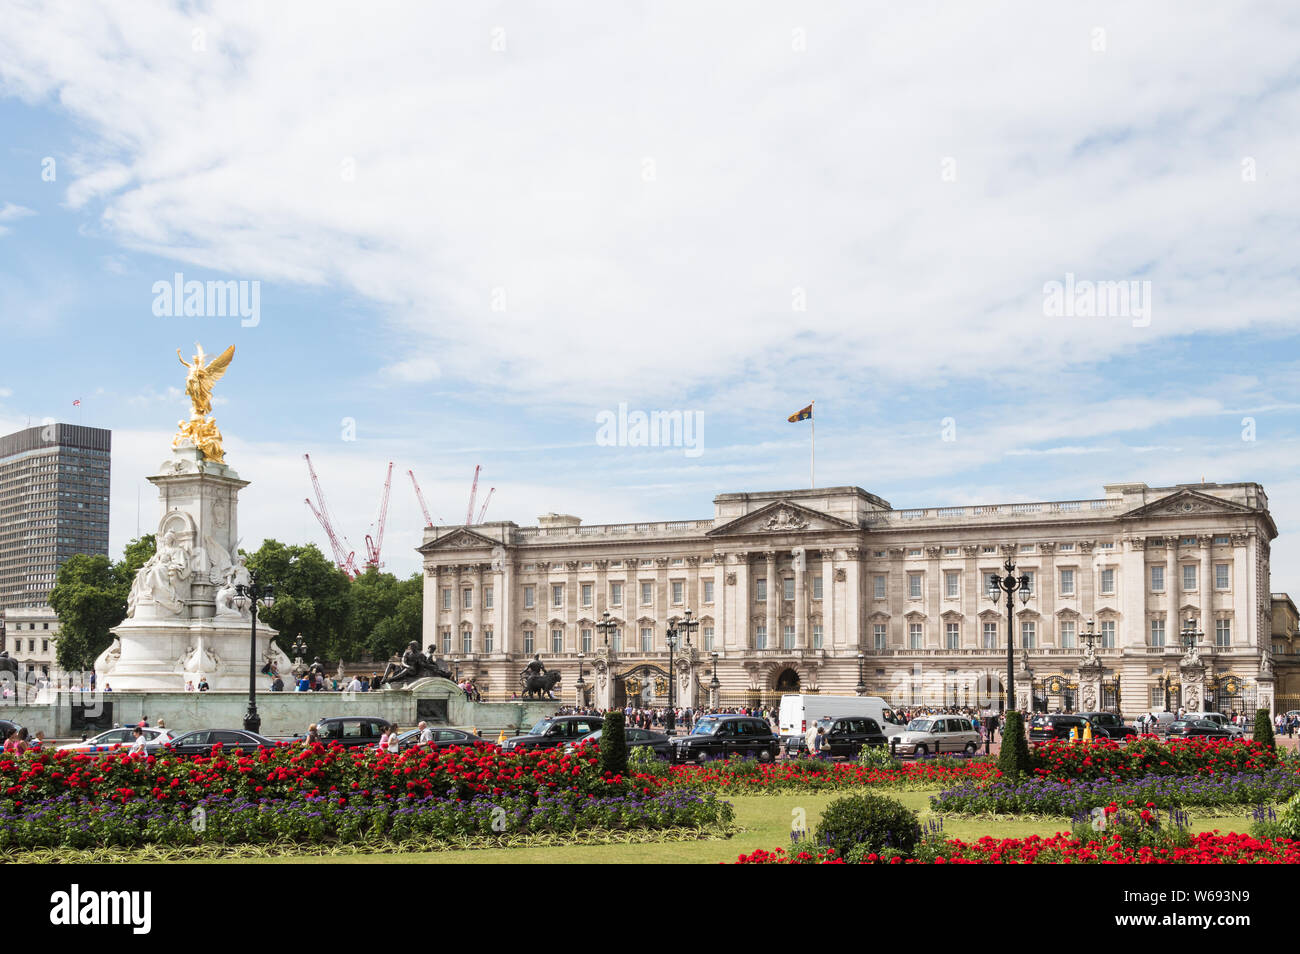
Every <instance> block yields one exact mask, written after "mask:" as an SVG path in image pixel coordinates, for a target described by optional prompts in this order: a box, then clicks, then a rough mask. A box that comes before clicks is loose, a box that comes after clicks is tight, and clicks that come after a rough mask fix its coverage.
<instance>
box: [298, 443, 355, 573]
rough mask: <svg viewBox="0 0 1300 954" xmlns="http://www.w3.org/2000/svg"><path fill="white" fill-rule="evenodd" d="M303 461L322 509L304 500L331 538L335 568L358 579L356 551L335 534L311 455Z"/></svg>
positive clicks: (303, 456) (326, 534) (306, 455)
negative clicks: (355, 561) (354, 559)
mask: <svg viewBox="0 0 1300 954" xmlns="http://www.w3.org/2000/svg"><path fill="white" fill-rule="evenodd" d="M302 459H303V460H305V461H306V462H307V473H309V474H311V485H312V487H313V488H314V489H315V491H316V502H317V503H318V504H320V509H319V510H318V509H317V508H316V507H315V506H314V505H313V504H312V502H311V501H310V500H307V499H305V498H304V502H305V503H306V504H307V506H308V507H310V508H311V512H312V513H313V514H315V515H316V519H317V520H319V521H320V525H321V527H322V528H323V529H324V531H325V536H327V537H328V538H329V541H330V547H331V548H332V549H333V550H334V564H335V566H337V567H338V568H339V569H340V570H342V571H343V572H344V573H346V574H347V575H348V578H349V579H356V576H357V567H356V564H355V563H354V562H353V558H354V557H355V556H356V551H355V550H353V549H352V544H350V543H348V541H347V537H344V538H343V539H342V542H340V540H339V535H338V534H337V533H335V532H334V527H333V524H332V521H331V520H330V511H329V507H327V506H326V505H325V492H324V491H322V490H321V489H320V481H319V480H317V479H316V468H314V467H312V465H311V455H310V454H303V455H302Z"/></svg>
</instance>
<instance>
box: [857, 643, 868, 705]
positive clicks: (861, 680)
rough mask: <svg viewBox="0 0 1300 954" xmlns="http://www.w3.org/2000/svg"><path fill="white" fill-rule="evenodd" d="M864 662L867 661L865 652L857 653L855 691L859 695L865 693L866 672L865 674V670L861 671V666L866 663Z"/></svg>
mask: <svg viewBox="0 0 1300 954" xmlns="http://www.w3.org/2000/svg"><path fill="white" fill-rule="evenodd" d="M866 662H867V654H866V653H858V685H857V693H858V695H860V696H865V695H866V694H867V678H866V674H865V672H864V671H863V668H862V667H863V666H865V665H866Z"/></svg>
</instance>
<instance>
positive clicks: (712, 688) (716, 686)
mask: <svg viewBox="0 0 1300 954" xmlns="http://www.w3.org/2000/svg"><path fill="white" fill-rule="evenodd" d="M709 655H710V656H712V657H713V678H712V679H710V680H709V695H710V696H712V697H713V707H714V708H715V709H716V708H719V706H718V702H719V701H720V699H719V698H718V690H720V689H721V688H722V683H720V682H718V653H717V651H716V650H714V651H713V652H711V653H709Z"/></svg>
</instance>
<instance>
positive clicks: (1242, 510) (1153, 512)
mask: <svg viewBox="0 0 1300 954" xmlns="http://www.w3.org/2000/svg"><path fill="white" fill-rule="evenodd" d="M1246 513H1256V511H1254V510H1251V509H1250V508H1249V507H1244V506H1242V505H1241V504H1239V503H1234V502H1233V501H1231V500H1224V499H1223V498H1222V497H1215V496H1213V495H1212V494H1206V493H1202V492H1200V491H1198V490H1190V489H1188V488H1183V489H1182V490H1176V491H1174V492H1173V493H1172V494H1168V495H1166V496H1164V497H1161V498H1160V499H1159V500H1156V501H1152V502H1151V503H1148V504H1143V505H1142V506H1140V507H1135V508H1134V509H1132V510H1129V511H1128V512H1126V513H1123V514H1120V518H1121V519H1123V520H1133V519H1137V518H1142V517H1182V516H1188V515H1193V516H1196V515H1200V514H1246Z"/></svg>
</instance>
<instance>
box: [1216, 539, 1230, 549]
mask: <svg viewBox="0 0 1300 954" xmlns="http://www.w3.org/2000/svg"><path fill="white" fill-rule="evenodd" d="M1214 545H1215V546H1216V547H1226V546H1227V545H1228V538H1227V537H1215V538H1214Z"/></svg>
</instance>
